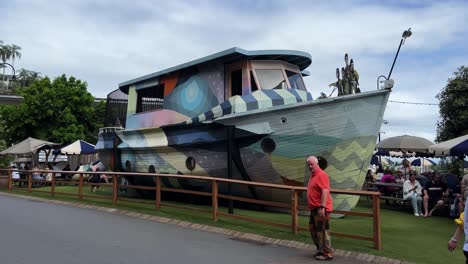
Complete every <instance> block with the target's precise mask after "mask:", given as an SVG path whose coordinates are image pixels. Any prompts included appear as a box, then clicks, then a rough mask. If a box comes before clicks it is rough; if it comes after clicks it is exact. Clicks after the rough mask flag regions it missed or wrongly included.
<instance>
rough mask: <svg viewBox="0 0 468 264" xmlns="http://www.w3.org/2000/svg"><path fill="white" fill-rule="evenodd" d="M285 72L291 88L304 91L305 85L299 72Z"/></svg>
mask: <svg viewBox="0 0 468 264" xmlns="http://www.w3.org/2000/svg"><path fill="white" fill-rule="evenodd" d="M285 71H286V75H287V76H288V80H289V83H290V84H291V88H293V89H299V90H303V91H305V90H306V88H305V85H304V81H303V80H302V76H301V73H300V72H292V71H288V70H285Z"/></svg>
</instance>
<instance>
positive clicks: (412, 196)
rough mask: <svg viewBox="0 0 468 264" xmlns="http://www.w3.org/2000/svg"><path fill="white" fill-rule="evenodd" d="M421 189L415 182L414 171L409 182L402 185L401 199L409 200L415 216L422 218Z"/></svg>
mask: <svg viewBox="0 0 468 264" xmlns="http://www.w3.org/2000/svg"><path fill="white" fill-rule="evenodd" d="M421 196H422V187H421V184H420V183H419V182H418V181H417V180H416V171H412V172H411V173H410V176H409V180H406V181H405V183H404V184H403V199H404V200H410V201H411V206H412V207H413V212H414V215H415V216H422V215H423V214H422V197H421Z"/></svg>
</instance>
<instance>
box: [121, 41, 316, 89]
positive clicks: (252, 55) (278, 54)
mask: <svg viewBox="0 0 468 264" xmlns="http://www.w3.org/2000/svg"><path fill="white" fill-rule="evenodd" d="M241 59H249V60H252V59H254V60H280V61H284V62H287V63H290V64H293V65H296V66H298V67H299V69H300V70H301V71H303V70H304V69H306V68H307V67H309V65H310V64H311V63H312V56H311V55H310V54H309V53H306V52H303V51H298V50H251V51H249V50H244V49H241V48H237V47H234V48H230V49H227V50H224V51H221V52H217V53H214V54H211V55H209V56H206V57H203V58H199V59H196V60H193V61H189V62H186V63H183V64H180V65H177V66H174V67H171V68H167V69H165V70H162V71H158V72H154V73H150V74H147V75H144V76H141V77H138V78H135V79H132V80H129V81H126V82H123V83H120V84H119V89H120V90H121V91H123V92H124V93H127V92H128V88H129V87H130V85H136V84H140V83H143V82H146V81H149V80H152V79H155V78H157V77H159V76H161V75H165V74H169V73H172V72H175V71H179V70H182V69H185V68H188V67H192V66H195V65H198V64H202V63H207V62H216V61H218V62H223V63H231V62H235V61H238V60H241ZM304 74H305V75H308V73H307V72H305V73H304Z"/></svg>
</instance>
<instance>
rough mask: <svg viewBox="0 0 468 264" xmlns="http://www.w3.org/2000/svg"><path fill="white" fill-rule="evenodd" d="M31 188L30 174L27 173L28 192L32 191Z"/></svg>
mask: <svg viewBox="0 0 468 264" xmlns="http://www.w3.org/2000/svg"><path fill="white" fill-rule="evenodd" d="M31 188H32V173H31V172H29V173H28V192H31V191H32V190H31Z"/></svg>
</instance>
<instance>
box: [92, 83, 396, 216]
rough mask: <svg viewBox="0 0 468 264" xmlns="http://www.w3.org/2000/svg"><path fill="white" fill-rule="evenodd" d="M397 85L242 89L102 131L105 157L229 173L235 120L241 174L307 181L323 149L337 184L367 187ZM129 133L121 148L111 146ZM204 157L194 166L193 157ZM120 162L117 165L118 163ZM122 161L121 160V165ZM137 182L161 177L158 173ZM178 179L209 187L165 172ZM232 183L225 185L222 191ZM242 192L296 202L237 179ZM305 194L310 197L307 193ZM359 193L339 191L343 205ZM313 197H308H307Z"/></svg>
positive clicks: (159, 167) (126, 166)
mask: <svg viewBox="0 0 468 264" xmlns="http://www.w3.org/2000/svg"><path fill="white" fill-rule="evenodd" d="M389 93H390V91H389V90H378V91H373V92H366V93H362V94H355V95H348V96H342V97H337V98H329V99H322V100H315V101H311V100H312V98H311V96H310V94H309V93H307V92H304V91H299V90H294V89H289V90H280V91H275V90H271V91H256V92H254V93H252V95H248V96H234V97H231V98H229V99H228V100H226V101H225V102H223V103H221V104H219V105H217V106H214V107H212V109H211V110H209V111H207V112H205V113H204V114H200V115H198V116H196V117H194V118H192V119H189V120H187V121H185V122H183V123H180V124H178V125H172V126H163V127H159V128H148V129H130V130H122V131H119V132H117V133H115V134H114V133H112V132H110V133H109V132H107V133H101V134H100V135H99V142H98V144H97V148H98V149H99V152H100V155H101V156H100V157H101V159H102V160H103V161H104V162H106V161H107V163H108V165H111V159H112V158H113V157H116V156H117V157H116V158H118V159H119V160H118V161H119V162H120V164H121V165H120V166H118V167H121V169H123V170H126V171H138V172H148V171H152V170H153V171H155V172H158V173H179V174H192V175H209V176H214V177H226V175H227V169H226V168H227V154H226V145H227V142H226V138H227V129H226V127H230V126H233V127H234V146H236V147H235V151H234V155H233V156H234V161H235V162H233V163H234V164H235V165H234V166H233V178H234V179H243V180H252V181H259V182H268V183H279V184H292V185H298V186H305V185H306V184H307V181H308V177H309V172H308V169H307V167H306V166H305V159H306V157H307V156H309V155H316V156H320V157H323V158H325V159H326V160H327V162H328V167H327V169H326V170H325V171H326V172H327V173H328V174H329V175H330V179H331V185H332V188H340V189H353V190H360V189H361V188H362V184H363V181H364V178H365V172H366V170H367V167H368V164H369V161H370V157H371V155H372V152H373V149H374V147H375V142H376V139H377V134H378V131H379V129H380V126H381V124H382V118H383V113H384V110H385V107H386V103H387V100H388V96H389ZM115 140H119V141H121V143H120V144H119V145H118V148H117V149H112V148H110V147H109V146H110V145H112V144H114V143H115V142H114V141H115ZM189 157H190V158H192V159H194V160H195V162H196V166H195V168H194V169H193V170H189V169H187V165H186V162H187V159H188V158H189ZM111 167H112V166H111ZM114 169H118V168H114ZM141 181H142V182H135V184H147V185H154V182H152V180H151V179H144V180H141ZM164 184H165V185H166V186H170V187H177V188H186V189H194V190H204V191H209V190H210V186H209V185H207V184H206V183H203V182H198V181H187V180H177V179H171V180H165V181H164ZM226 191H227V186H225V185H221V186H220V192H226ZM233 193H234V194H235V195H241V196H245V197H256V198H259V199H265V200H272V201H278V202H289V200H290V197H289V195H290V194H289V192H284V191H277V190H270V189H264V188H255V189H249V188H245V187H239V186H235V187H234V189H233ZM303 198H304V197H303ZM358 199H359V197H357V196H349V195H335V196H334V209H335V210H350V209H352V208H353V207H354V206H355V205H356V203H357V201H358ZM303 202H305V200H303Z"/></svg>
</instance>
